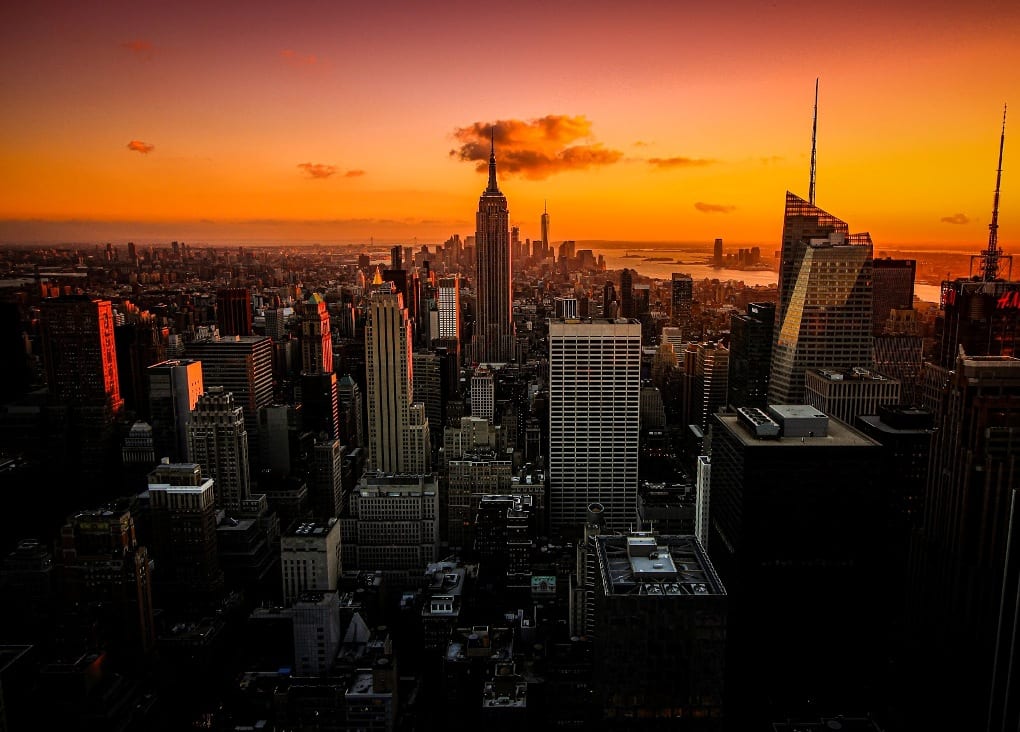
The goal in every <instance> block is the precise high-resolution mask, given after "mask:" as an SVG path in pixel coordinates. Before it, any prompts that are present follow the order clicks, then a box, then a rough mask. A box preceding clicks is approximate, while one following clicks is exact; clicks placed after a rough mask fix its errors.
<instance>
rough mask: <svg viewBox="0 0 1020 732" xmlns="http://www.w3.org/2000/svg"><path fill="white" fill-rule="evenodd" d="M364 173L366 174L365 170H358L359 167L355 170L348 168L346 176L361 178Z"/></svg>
mask: <svg viewBox="0 0 1020 732" xmlns="http://www.w3.org/2000/svg"><path fill="white" fill-rule="evenodd" d="M364 174H365V171H364V170H357V169H355V170H348V171H347V172H346V173H344V178H360V177H361V176H363V175H364Z"/></svg>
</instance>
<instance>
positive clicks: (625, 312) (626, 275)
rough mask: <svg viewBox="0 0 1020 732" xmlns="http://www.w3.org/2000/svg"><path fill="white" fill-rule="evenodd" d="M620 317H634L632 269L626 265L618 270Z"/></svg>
mask: <svg viewBox="0 0 1020 732" xmlns="http://www.w3.org/2000/svg"><path fill="white" fill-rule="evenodd" d="M620 317H621V318H633V317H635V311H634V270H632V269H627V268H626V267H624V269H623V271H622V272H620Z"/></svg>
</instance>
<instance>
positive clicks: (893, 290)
mask: <svg viewBox="0 0 1020 732" xmlns="http://www.w3.org/2000/svg"><path fill="white" fill-rule="evenodd" d="M916 270H917V262H916V261H915V260H913V259H893V258H892V257H885V258H883V259H876V260H875V261H874V262H873V270H872V282H873V283H874V284H873V287H872V291H873V293H874V295H873V298H872V311H873V317H872V330H873V332H874V334H875V335H876V336H879V335H882V333H884V332H885V326H886V323H887V322H888V321H889V316H890V313H892V311H893V310H912V309H913V307H914V274H915V272H916Z"/></svg>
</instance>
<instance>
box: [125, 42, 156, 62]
mask: <svg viewBox="0 0 1020 732" xmlns="http://www.w3.org/2000/svg"><path fill="white" fill-rule="evenodd" d="M120 47H121V48H124V49H126V50H128V51H130V52H131V53H133V54H134V55H136V56H141V57H143V58H148V57H149V56H151V55H152V43H151V42H149V41H146V40H143V39H141V38H135V39H134V40H132V41H124V42H123V43H121V44H120Z"/></svg>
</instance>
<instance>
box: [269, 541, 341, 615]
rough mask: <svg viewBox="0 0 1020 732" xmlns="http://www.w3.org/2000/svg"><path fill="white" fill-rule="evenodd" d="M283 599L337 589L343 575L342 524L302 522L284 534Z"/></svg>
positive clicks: (289, 599) (281, 545)
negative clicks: (341, 551)
mask: <svg viewBox="0 0 1020 732" xmlns="http://www.w3.org/2000/svg"><path fill="white" fill-rule="evenodd" d="M280 556H281V566H282V569H283V602H284V604H285V605H291V604H292V603H293V602H295V601H296V600H297V599H298V598H299V597H300V596H301V594H302V593H303V592H305V591H306V590H336V588H337V580H339V578H340V569H341V567H340V523H339V522H337V521H333V522H329V523H319V522H302V523H300V524H297V525H296V526H294V527H293V528H292V529H291V530H290V531H287V532H284V534H283V535H282V536H281V537H280Z"/></svg>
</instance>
